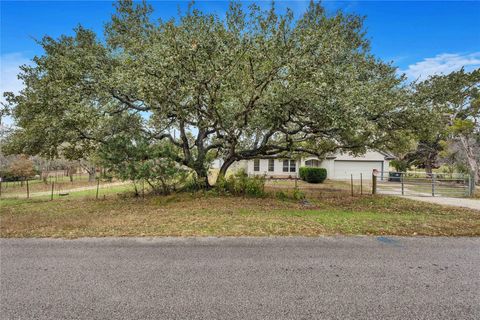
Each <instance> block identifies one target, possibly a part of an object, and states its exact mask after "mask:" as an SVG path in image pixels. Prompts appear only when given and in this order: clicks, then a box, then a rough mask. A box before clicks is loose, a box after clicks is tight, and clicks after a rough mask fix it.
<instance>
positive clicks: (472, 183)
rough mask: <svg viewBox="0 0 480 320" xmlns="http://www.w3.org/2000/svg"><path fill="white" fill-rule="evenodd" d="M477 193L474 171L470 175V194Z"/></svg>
mask: <svg viewBox="0 0 480 320" xmlns="http://www.w3.org/2000/svg"><path fill="white" fill-rule="evenodd" d="M474 193H475V176H474V174H473V173H471V174H469V175H468V196H469V197H473V196H474Z"/></svg>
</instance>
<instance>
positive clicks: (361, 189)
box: [360, 172, 363, 196]
mask: <svg viewBox="0 0 480 320" xmlns="http://www.w3.org/2000/svg"><path fill="white" fill-rule="evenodd" d="M360 195H361V196H363V176H362V173H361V172H360Z"/></svg>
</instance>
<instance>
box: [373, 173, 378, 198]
mask: <svg viewBox="0 0 480 320" xmlns="http://www.w3.org/2000/svg"><path fill="white" fill-rule="evenodd" d="M376 193H377V176H376V175H375V174H372V194H376Z"/></svg>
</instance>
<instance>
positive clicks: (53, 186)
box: [50, 182, 55, 201]
mask: <svg viewBox="0 0 480 320" xmlns="http://www.w3.org/2000/svg"><path fill="white" fill-rule="evenodd" d="M54 189H55V182H52V194H51V195H50V201H52V200H53V190H54Z"/></svg>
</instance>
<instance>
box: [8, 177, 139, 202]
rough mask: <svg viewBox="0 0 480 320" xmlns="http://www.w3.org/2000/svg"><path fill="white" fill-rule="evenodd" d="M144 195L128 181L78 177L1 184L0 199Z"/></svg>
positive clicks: (96, 197)
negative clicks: (138, 193)
mask: <svg viewBox="0 0 480 320" xmlns="http://www.w3.org/2000/svg"><path fill="white" fill-rule="evenodd" d="M135 190H137V192H142V191H143V193H145V191H144V190H142V186H141V185H138V184H137V185H135V184H134V183H133V182H131V181H120V180H102V179H100V178H99V177H96V178H95V179H91V178H90V179H89V177H88V175H85V176H79V177H77V179H73V181H71V180H70V179H69V178H68V177H67V179H60V178H57V179H55V177H52V178H50V177H49V179H34V180H25V181H3V182H0V199H49V200H56V199H73V198H82V199H107V198H112V197H118V196H119V195H120V196H121V195H122V194H125V193H127V192H134V191H135Z"/></svg>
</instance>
